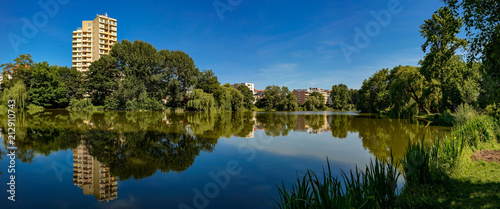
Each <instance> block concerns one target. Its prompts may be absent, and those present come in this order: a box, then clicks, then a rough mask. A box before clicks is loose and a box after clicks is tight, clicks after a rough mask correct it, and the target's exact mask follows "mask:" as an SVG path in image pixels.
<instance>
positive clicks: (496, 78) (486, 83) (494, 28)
mask: <svg viewBox="0 0 500 209" xmlns="http://www.w3.org/2000/svg"><path fill="white" fill-rule="evenodd" d="M443 1H444V2H445V4H446V5H447V6H448V7H450V8H451V10H452V11H453V13H454V14H455V15H457V16H458V15H459V14H462V15H463V17H464V18H463V19H464V24H465V30H466V31H467V38H468V40H469V42H470V43H471V45H470V48H469V50H468V55H469V61H470V62H471V61H474V60H481V61H482V63H483V65H482V71H483V79H482V80H483V81H482V86H483V89H484V92H483V95H482V97H483V98H484V100H485V101H484V102H483V103H484V104H483V106H486V105H487V104H491V103H494V102H498V101H500V15H499V12H498V11H500V4H499V3H498V0H482V1H475V0H443Z"/></svg>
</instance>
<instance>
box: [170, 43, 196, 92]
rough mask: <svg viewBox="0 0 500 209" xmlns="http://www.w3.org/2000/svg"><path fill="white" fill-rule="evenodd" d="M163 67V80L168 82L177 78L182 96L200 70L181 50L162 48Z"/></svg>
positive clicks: (193, 85)
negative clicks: (164, 75)
mask: <svg viewBox="0 0 500 209" xmlns="http://www.w3.org/2000/svg"><path fill="white" fill-rule="evenodd" d="M160 54H161V55H162V56H163V68H164V72H165V74H166V78H165V77H164V80H165V81H167V83H169V81H171V80H177V82H178V85H179V94H180V95H179V96H176V97H184V96H185V95H186V92H187V91H188V90H191V89H193V87H195V84H196V78H197V77H198V76H199V74H200V71H199V69H198V68H196V66H195V64H194V61H193V59H192V58H191V57H190V56H189V55H188V54H186V53H185V52H183V51H168V50H162V51H160Z"/></svg>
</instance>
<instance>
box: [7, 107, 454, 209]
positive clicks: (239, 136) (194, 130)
mask: <svg viewBox="0 0 500 209" xmlns="http://www.w3.org/2000/svg"><path fill="white" fill-rule="evenodd" d="M7 121H8V120H7V118H6V116H5V115H2V116H0V127H2V128H3V129H2V133H3V134H6V132H5V128H6V127H7ZM257 132H258V133H260V134H264V135H265V136H266V137H267V138H269V139H271V141H272V140H274V139H275V138H276V139H278V138H285V139H289V140H290V141H294V140H295V141H294V143H283V142H282V141H281V142H276V143H271V144H269V145H267V147H266V151H269V152H270V153H273V154H280V153H283V152H285V151H286V152H290V153H295V154H294V155H293V156H296V155H300V154H304V153H307V154H310V155H318V158H321V159H320V160H321V161H324V159H325V156H328V155H330V156H333V155H332V154H331V152H332V150H338V149H343V148H338V147H337V148H332V147H331V146H332V143H331V141H335V140H337V141H339V140H347V141H348V140H356V138H357V139H359V141H360V142H361V143H362V147H363V148H364V149H365V150H368V152H369V153H371V154H372V155H373V156H375V157H378V158H382V159H388V158H389V157H390V155H391V152H392V154H393V155H394V157H395V158H396V159H400V158H401V157H402V156H403V155H404V150H405V149H404V148H405V146H406V144H407V143H408V140H425V141H428V142H430V141H431V139H433V138H435V137H438V136H439V135H442V134H447V128H443V127H433V126H429V125H428V124H423V125H419V124H413V123H409V121H407V120H395V119H383V118H379V117H377V116H373V115H358V114H356V113H344V114H336V113H331V112H324V113H281V112H276V113H255V112H241V113H221V114H209V113H161V112H119V111H114V112H92V111H88V112H75V111H42V112H40V111H39V112H32V113H19V117H18V121H16V136H17V137H16V145H17V147H18V153H17V154H18V156H17V157H18V159H21V161H22V162H27V163H32V162H34V161H35V160H36V158H35V157H36V156H37V155H44V156H49V155H51V153H53V152H58V151H62V150H72V151H73V153H72V154H73V158H72V159H73V184H74V185H76V186H78V187H79V188H81V189H82V190H83V194H86V195H93V196H95V197H96V198H97V199H98V200H99V201H105V202H109V201H112V200H115V199H117V198H118V179H119V180H120V181H125V180H128V179H135V180H139V179H144V178H148V177H151V176H153V175H155V174H156V173H158V171H159V172H161V173H182V172H184V171H186V170H187V169H188V168H190V167H191V166H193V164H194V162H195V159H196V158H197V157H198V156H199V155H200V154H201V153H203V152H207V153H210V152H213V151H214V150H215V148H216V145H217V144H218V142H219V140H220V139H221V138H228V139H229V141H236V143H237V142H239V141H241V140H244V139H243V138H247V139H246V140H256V139H254V137H255V136H256V133H257ZM302 132H303V133H302ZM304 133H308V134H307V135H303V134H304ZM330 134H331V137H330ZM312 135H314V136H321V137H322V138H321V139H322V140H316V139H318V137H313V136H312ZM256 138H257V137H256ZM314 140H316V141H314ZM295 142H296V143H295ZM3 143H4V146H5V145H6V143H7V142H6V141H3ZM337 145H338V144H337ZM358 147H360V146H358ZM344 152H345V153H344ZM344 152H342V153H341V152H339V153H338V155H341V157H338V158H346V159H348V158H355V157H354V156H352V155H354V153H349V150H348V149H344ZM0 157H1V155H0ZM360 157H364V156H357V158H360ZM0 159H1V158H0Z"/></svg>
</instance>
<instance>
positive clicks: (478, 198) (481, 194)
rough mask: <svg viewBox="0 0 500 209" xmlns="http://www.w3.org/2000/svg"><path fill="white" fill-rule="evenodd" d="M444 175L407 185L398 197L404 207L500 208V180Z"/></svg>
mask: <svg viewBox="0 0 500 209" xmlns="http://www.w3.org/2000/svg"><path fill="white" fill-rule="evenodd" d="M499 175H500V174H499ZM443 178H446V179H441V180H438V181H435V182H433V183H432V184H424V185H419V186H415V187H408V188H406V190H405V191H404V192H403V194H401V196H400V197H398V200H397V205H398V206H399V207H400V208H500V183H472V182H470V181H461V180H457V179H451V178H448V177H443Z"/></svg>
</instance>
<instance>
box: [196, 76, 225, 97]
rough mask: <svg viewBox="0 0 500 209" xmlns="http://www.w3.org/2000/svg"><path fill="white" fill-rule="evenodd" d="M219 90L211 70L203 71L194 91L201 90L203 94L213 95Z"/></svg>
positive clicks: (218, 84)
mask: <svg viewBox="0 0 500 209" xmlns="http://www.w3.org/2000/svg"><path fill="white" fill-rule="evenodd" d="M219 88H220V82H219V80H217V76H215V74H214V72H212V70H203V71H202V72H201V73H200V75H199V76H198V79H197V81H196V85H195V89H202V90H203V91H204V92H205V93H209V94H213V93H215V92H216V91H217V90H218V89H219Z"/></svg>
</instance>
